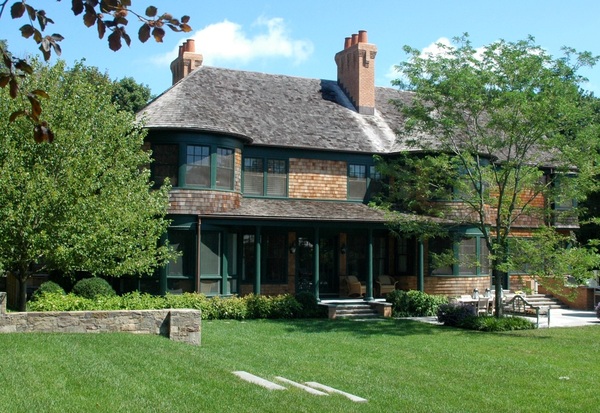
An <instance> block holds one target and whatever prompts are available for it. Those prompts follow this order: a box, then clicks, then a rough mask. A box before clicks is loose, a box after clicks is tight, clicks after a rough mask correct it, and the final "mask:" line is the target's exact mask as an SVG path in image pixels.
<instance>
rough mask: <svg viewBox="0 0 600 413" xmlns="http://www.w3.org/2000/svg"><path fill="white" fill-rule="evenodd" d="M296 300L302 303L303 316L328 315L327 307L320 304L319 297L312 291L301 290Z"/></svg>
mask: <svg viewBox="0 0 600 413" xmlns="http://www.w3.org/2000/svg"><path fill="white" fill-rule="evenodd" d="M296 301H298V303H299V304H300V307H301V309H300V314H299V315H298V317H301V318H323V317H327V308H326V307H324V306H322V305H319V302H318V301H317V297H315V295H314V294H313V293H311V292H310V291H301V292H299V293H298V294H296Z"/></svg>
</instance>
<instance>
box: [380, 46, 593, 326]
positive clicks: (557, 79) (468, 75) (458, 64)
mask: <svg viewBox="0 0 600 413" xmlns="http://www.w3.org/2000/svg"><path fill="white" fill-rule="evenodd" d="M438 46H439V48H440V53H438V54H435V55H422V54H421V52H420V51H419V50H417V49H413V48H410V47H406V48H405V51H406V52H407V53H408V54H409V59H408V60H407V61H406V62H404V63H402V64H400V65H399V70H400V72H401V74H402V78H401V79H400V80H398V81H397V82H396V83H397V84H398V85H399V86H400V87H401V88H402V89H404V90H408V91H412V92H414V93H413V94H412V99H409V101H398V102H397V105H398V107H399V109H400V110H401V111H402V112H403V114H404V115H405V116H406V124H405V127H404V130H403V131H401V134H400V138H401V139H403V141H404V144H405V145H407V146H408V147H409V150H408V151H407V152H406V153H405V154H403V156H401V157H399V159H397V160H396V161H394V162H390V163H388V164H387V165H385V167H384V168H383V169H384V172H386V173H387V174H389V175H391V176H393V178H394V179H393V180H392V182H393V184H392V186H391V192H390V199H389V201H390V205H395V206H396V207H397V208H399V209H404V210H408V211H412V212H419V213H421V214H428V215H434V216H438V217H442V218H445V219H447V220H452V221H454V222H455V223H470V224H472V225H475V226H476V227H478V228H479V230H480V231H481V232H482V234H483V238H484V239H485V242H486V243H487V247H488V249H489V251H490V256H491V270H492V276H493V282H494V284H495V288H496V298H497V299H496V314H497V315H498V316H501V314H502V313H501V310H502V309H501V305H500V296H501V288H502V278H503V276H504V274H505V273H506V271H508V270H510V269H511V268H512V269H515V268H518V267H515V265H517V264H516V260H515V258H516V254H515V251H517V250H519V251H520V252H521V253H525V252H526V248H517V247H516V246H515V245H514V244H515V241H516V240H517V238H515V235H517V232H516V231H517V230H516V228H518V227H521V229H522V228H524V227H528V226H529V227H532V226H533V227H540V228H544V227H546V226H551V224H556V223H561V222H562V223H564V222H566V220H573V219H574V216H573V214H574V213H576V212H577V211H576V208H575V207H574V205H573V204H569V207H570V208H566V209H565V213H564V214H563V215H560V214H558V211H559V210H560V208H557V206H564V205H565V204H566V203H567V201H569V203H570V201H571V200H582V199H584V198H585V196H586V194H588V193H589V192H590V191H591V190H593V189H594V185H595V181H594V180H593V179H592V178H593V177H594V176H595V174H596V173H597V172H598V165H599V163H598V147H599V133H598V131H599V128H598V124H597V123H596V120H595V119H596V118H595V117H594V116H593V108H592V105H590V101H591V100H592V99H590V96H589V94H587V93H586V92H584V91H583V89H582V88H581V85H582V83H583V82H584V81H585V79H584V78H583V77H582V76H580V75H579V74H578V73H577V72H578V69H579V68H580V67H581V66H593V65H594V64H595V63H596V62H597V60H598V58H597V57H594V56H592V55H591V54H590V53H587V52H586V53H577V52H576V51H575V50H572V49H565V50H564V51H565V55H564V57H562V58H553V57H552V56H550V55H549V54H548V53H547V52H546V51H545V50H543V49H542V48H541V47H540V46H538V45H536V44H535V41H534V39H533V38H531V37H530V38H528V39H526V40H522V41H517V42H506V41H498V42H496V43H493V44H491V45H489V46H487V47H485V48H483V49H481V50H477V49H475V48H474V47H473V46H472V45H471V43H470V40H469V38H468V35H466V34H465V35H464V36H462V37H460V38H456V39H454V43H453V44H452V45H451V46H446V45H443V44H440V45H438ZM433 200H437V202H432V201H433ZM440 200H452V201H453V202H440ZM456 201H458V202H456ZM395 223H396V224H397V225H398V228H399V229H400V230H402V225H403V224H405V222H402V219H398V220H397V221H395ZM415 226H416V227H417V228H415ZM431 226H432V225H431V222H428V223H427V225H424V226H423V229H422V230H421V235H422V236H426V235H427V233H428V232H431V231H432V229H431ZM418 227H419V222H417V224H416V225H415V224H414V223H412V224H411V225H410V226H408V228H409V230H411V231H413V232H417V233H418V232H419V228H418ZM565 236H566V238H565ZM535 241H536V242H542V245H544V246H546V247H547V248H546V250H552V249H553V248H557V246H558V245H564V244H565V242H566V241H570V242H571V243H572V242H573V239H572V237H570V236H569V234H568V233H567V234H559V233H558V232H557V231H554V230H552V231H549V232H548V231H545V232H544V235H543V236H539V237H535ZM546 250H544V249H537V251H538V255H540V254H542V253H543V252H544V251H546ZM570 254H581V257H584V256H585V259H579V260H578V259H573V257H570V258H569V264H570V266H569V268H570V269H571V270H572V271H573V273H574V274H576V275H579V276H580V277H584V276H586V271H585V270H586V269H585V268H584V269H578V270H574V269H573V267H572V265H578V263H584V264H585V265H586V266H590V265H593V262H594V260H595V257H596V256H595V255H594V253H593V251H591V250H589V249H583V248H579V249H572V252H571V253H570ZM567 255H568V254H562V255H561V254H554V255H553V257H552V259H553V260H556V262H557V263H558V261H560V260H561V258H562V257H566V256H567ZM548 262H549V261H548V260H539V261H535V262H534V261H533V260H532V261H530V262H529V264H530V266H529V270H530V272H531V273H533V274H536V275H540V276H542V275H543V276H560V277H562V276H564V272H563V271H564V270H565V266H564V265H553V266H549V265H548ZM536 263H539V266H536ZM563 263H564V261H563Z"/></svg>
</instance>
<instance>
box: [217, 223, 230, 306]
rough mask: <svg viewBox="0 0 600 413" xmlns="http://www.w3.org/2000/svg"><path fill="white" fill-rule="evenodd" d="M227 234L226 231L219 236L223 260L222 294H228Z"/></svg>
mask: <svg viewBox="0 0 600 413" xmlns="http://www.w3.org/2000/svg"><path fill="white" fill-rule="evenodd" d="M227 235H228V234H227V233H226V232H222V233H221V236H220V237H219V238H220V239H221V245H222V251H223V252H222V253H221V257H222V260H223V264H222V265H221V271H222V272H221V294H222V295H225V296H226V295H229V282H228V281H229V254H228V253H227V251H229V245H228V243H229V239H228V236H227Z"/></svg>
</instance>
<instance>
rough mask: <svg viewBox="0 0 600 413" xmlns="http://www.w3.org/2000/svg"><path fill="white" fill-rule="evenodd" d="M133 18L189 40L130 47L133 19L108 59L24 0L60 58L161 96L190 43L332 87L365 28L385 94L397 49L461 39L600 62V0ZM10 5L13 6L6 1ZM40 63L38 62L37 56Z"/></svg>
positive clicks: (437, 0)
mask: <svg viewBox="0 0 600 413" xmlns="http://www.w3.org/2000/svg"><path fill="white" fill-rule="evenodd" d="M132 3H133V7H132V10H134V11H137V12H143V11H144V10H145V8H146V7H147V6H148V5H153V6H156V7H157V8H158V11H159V13H162V12H169V13H171V14H173V15H174V16H175V17H181V16H183V15H189V16H191V20H190V22H189V24H190V25H191V26H192V28H193V30H192V32H190V33H175V32H172V31H170V30H168V29H167V35H166V36H165V38H164V41H163V43H156V42H155V41H154V40H152V39H150V40H148V42H147V43H145V44H142V43H140V42H139V41H138V40H137V30H138V28H139V26H140V23H138V21H137V20H136V18H135V17H133V16H131V15H130V19H129V20H130V23H129V26H128V33H130V36H131V37H132V42H131V46H130V47H127V46H124V47H123V48H122V49H121V50H120V51H118V52H113V51H111V50H110V49H109V48H108V44H107V40H106V37H107V36H108V33H107V35H106V37H105V38H104V39H103V40H100V39H98V36H97V32H96V30H95V29H94V28H90V29H88V28H86V27H85V26H84V25H83V23H82V17H81V16H73V14H72V12H71V10H70V8H71V2H70V1H67V0H63V1H58V2H57V1H54V0H28V4H30V5H31V6H33V7H35V8H37V9H44V10H45V11H46V15H47V16H49V17H50V18H51V19H52V20H53V21H54V24H51V25H49V26H48V28H47V29H46V31H45V33H46V34H52V33H60V34H61V35H62V36H64V37H65V39H64V40H63V41H62V42H61V43H60V44H61V47H62V55H61V59H63V60H65V61H66V62H67V63H68V64H73V63H74V62H75V61H78V60H81V59H85V63H86V64H88V65H90V66H96V67H98V68H99V69H100V70H101V71H103V72H107V73H108V75H109V76H110V77H111V78H113V79H121V78H123V77H126V76H127V77H133V78H134V79H135V80H136V81H137V82H139V83H143V84H145V85H147V86H149V87H150V88H151V90H152V93H153V94H155V95H158V94H160V93H162V92H164V91H165V90H166V89H167V88H169V87H170V86H171V72H170V69H169V64H170V62H171V61H172V60H173V59H174V58H175V57H176V56H177V50H178V46H179V45H180V44H182V43H183V42H184V41H185V40H186V39H190V38H193V39H195V44H196V52H199V53H202V55H203V57H204V63H203V64H204V65H207V66H216V67H223V68H231V69H239V70H248V71H257V72H264V73H273V74H282V75H290V76H298V77H307V78H318V79H331V80H335V79H336V75H337V69H336V65H335V61H334V56H335V54H336V53H337V52H339V51H340V50H342V49H343V46H344V38H345V37H348V36H351V35H352V34H353V33H358V31H359V30H366V31H367V33H368V40H369V43H373V44H375V45H376V46H377V50H378V51H377V56H376V59H375V83H376V84H377V86H391V83H390V82H391V80H393V79H396V78H398V77H399V74H398V73H397V72H396V71H395V65H397V64H398V63H400V62H402V61H404V60H406V58H407V55H406V54H405V53H404V51H403V46H405V45H409V46H411V47H413V48H417V49H421V50H426V49H427V50H431V48H432V47H433V45H435V43H437V42H440V41H447V40H448V39H452V38H453V37H456V36H461V35H462V34H463V33H468V34H469V36H470V39H471V42H472V44H473V46H474V47H482V46H485V45H489V44H491V43H493V42H495V41H498V40H500V39H503V40H506V41H509V42H513V41H518V40H523V39H526V38H527V37H528V36H529V35H531V36H533V37H534V38H535V41H536V43H537V44H538V45H539V46H541V47H543V48H544V49H545V50H547V51H548V53H549V54H551V55H552V56H554V57H561V56H562V51H561V48H562V47H563V46H568V47H572V48H575V49H576V50H578V51H590V52H591V53H592V54H594V55H600V1H598V0H571V1H569V2H567V1H564V0H495V1H491V0H462V1H459V0H454V1H452V0H421V1H416V0H412V1H406V0H343V1H342V0H252V1H250V0H220V1H215V0H177V1H165V0H148V1H146V0H133V2H132ZM9 4H12V2H10V1H9ZM26 23H28V21H26V19H25V18H22V19H18V20H12V19H11V17H10V13H9V11H8V10H5V11H4V14H3V15H2V17H1V18H0V39H6V40H7V41H8V44H9V49H10V50H11V52H12V53H13V54H14V55H16V56H19V57H23V56H25V55H26V54H31V53H36V52H37V48H36V45H35V43H34V42H33V40H32V39H23V38H22V37H21V36H20V32H19V27H21V26H22V25H23V24H26ZM37 55H40V53H39V52H37ZM580 73H581V74H583V75H584V76H586V77H587V78H588V79H589V82H588V83H586V84H585V85H584V88H585V89H587V90H590V91H593V92H594V94H595V95H596V96H598V95H600V66H599V67H596V68H594V69H585V70H582V71H580Z"/></svg>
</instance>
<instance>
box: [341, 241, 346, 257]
mask: <svg viewBox="0 0 600 413" xmlns="http://www.w3.org/2000/svg"><path fill="white" fill-rule="evenodd" d="M340 253H341V254H342V255H345V254H346V244H342V248H340Z"/></svg>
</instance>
